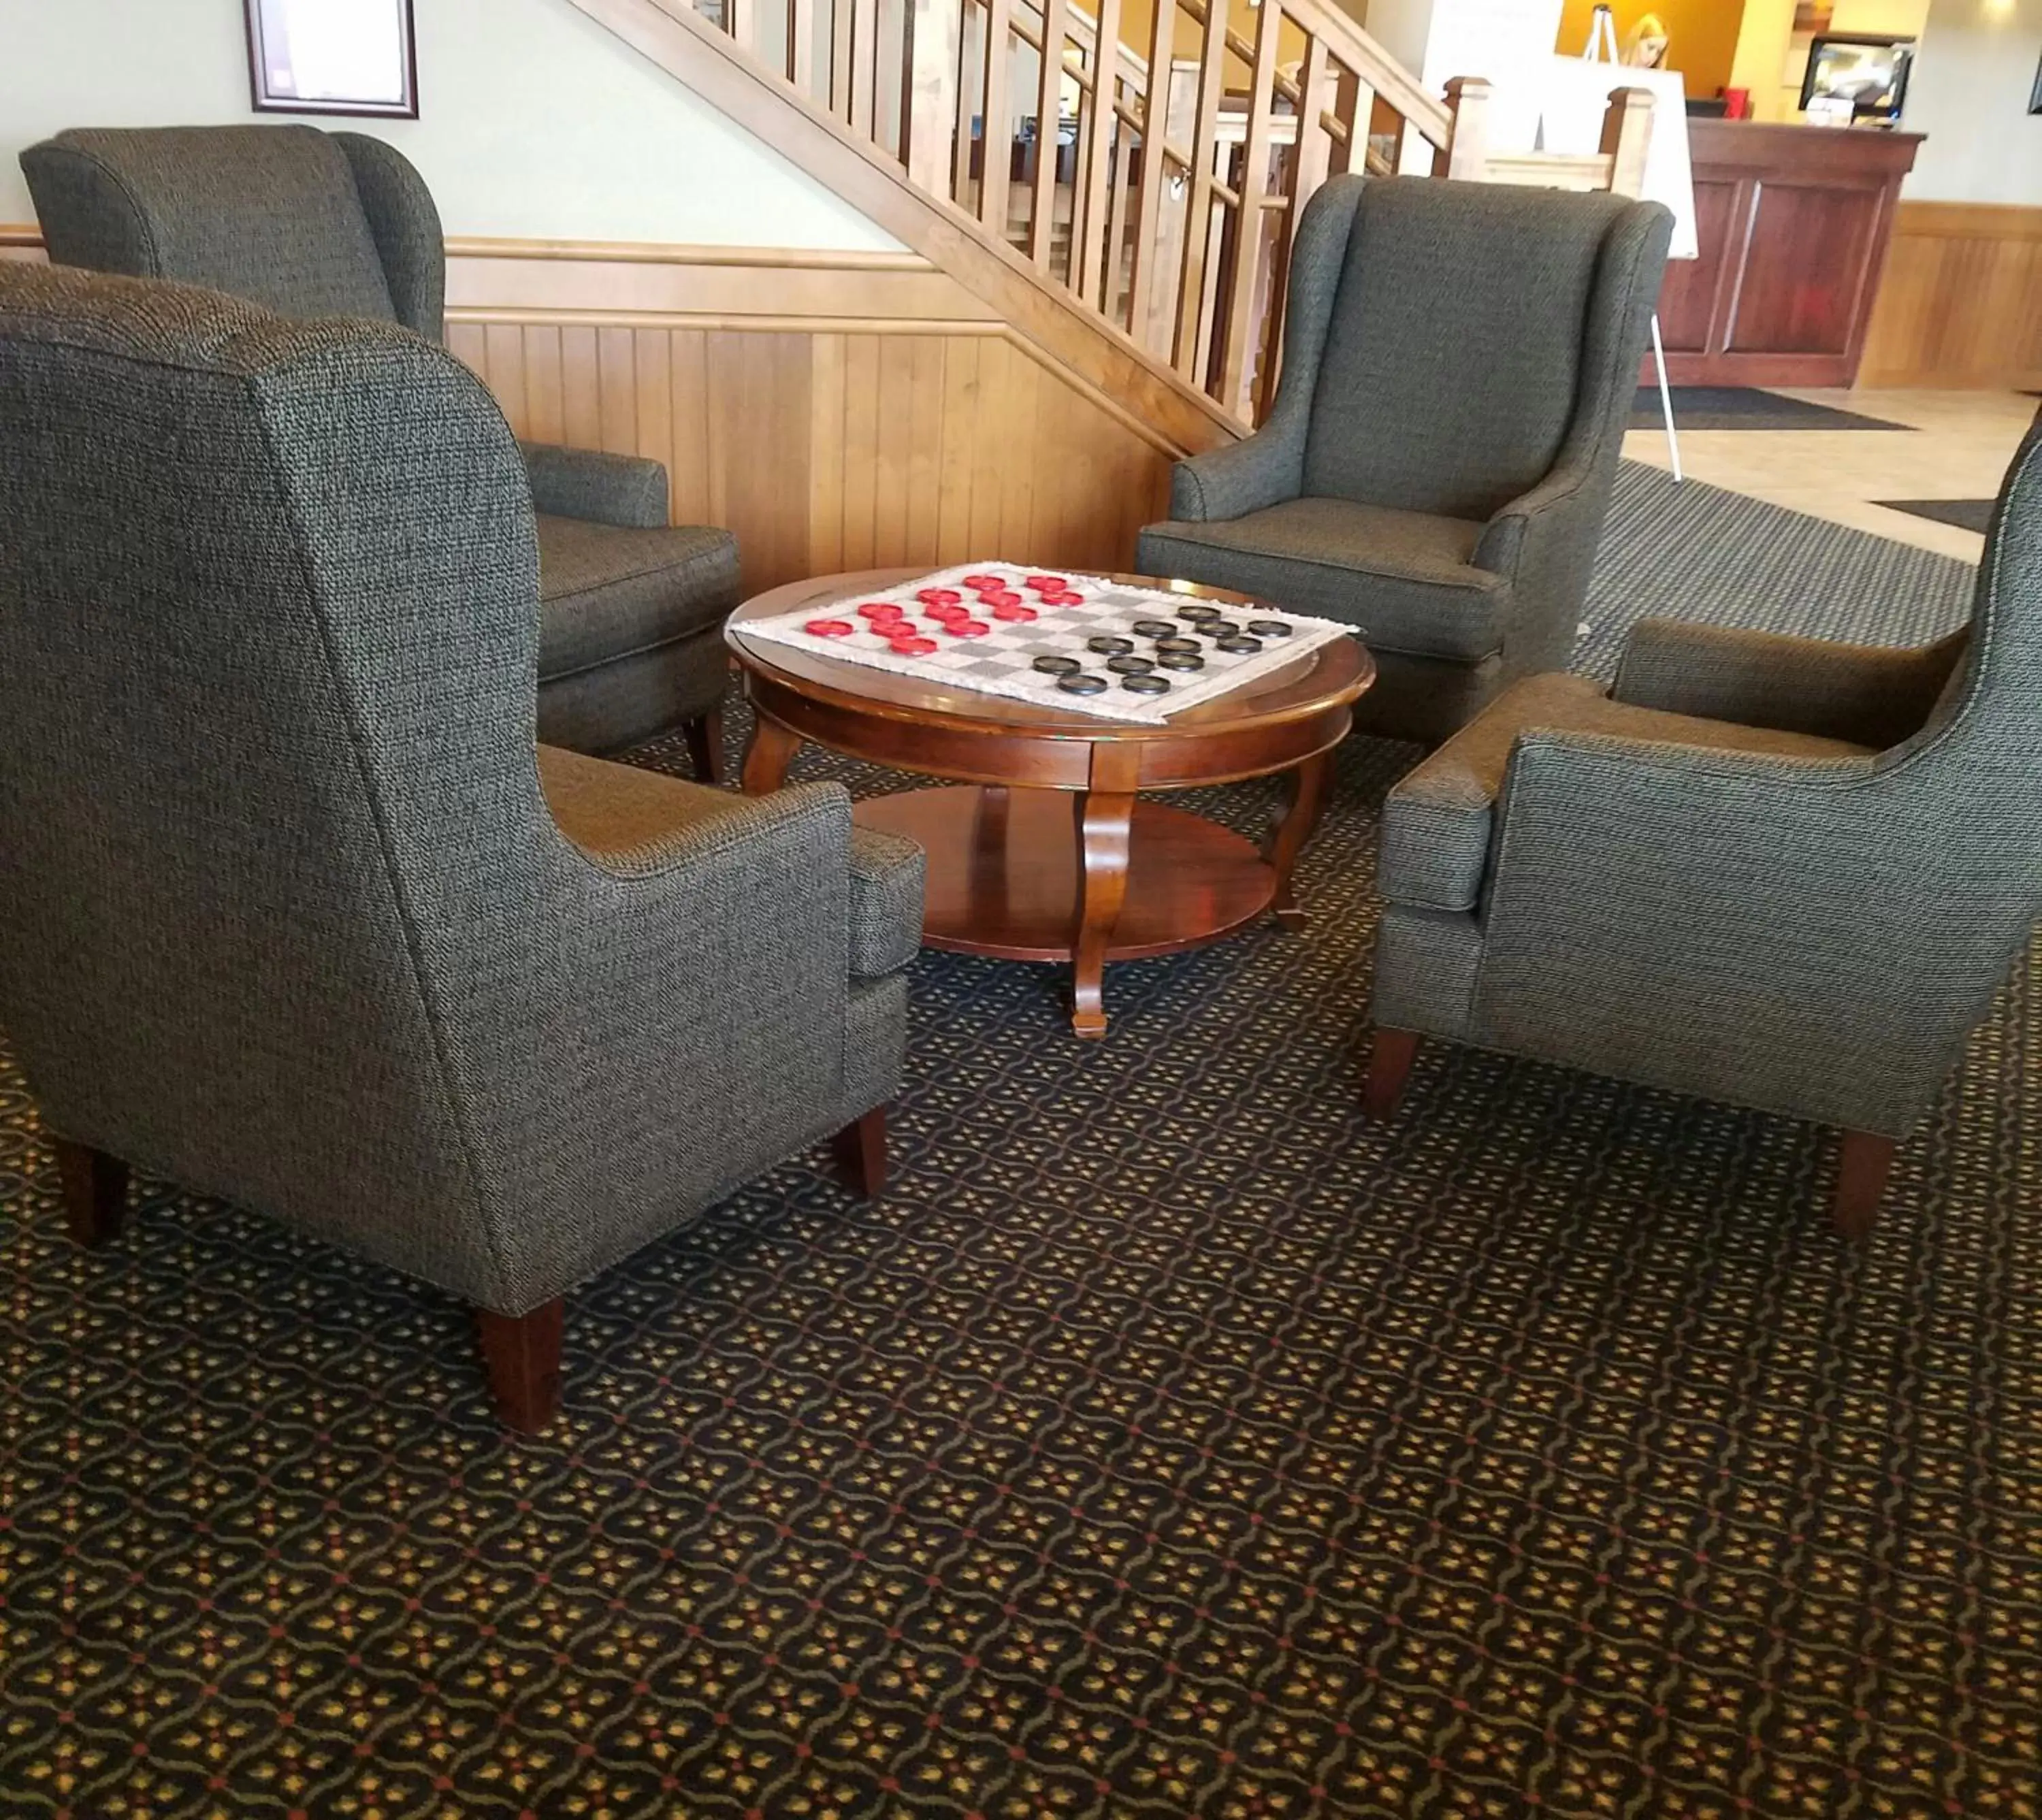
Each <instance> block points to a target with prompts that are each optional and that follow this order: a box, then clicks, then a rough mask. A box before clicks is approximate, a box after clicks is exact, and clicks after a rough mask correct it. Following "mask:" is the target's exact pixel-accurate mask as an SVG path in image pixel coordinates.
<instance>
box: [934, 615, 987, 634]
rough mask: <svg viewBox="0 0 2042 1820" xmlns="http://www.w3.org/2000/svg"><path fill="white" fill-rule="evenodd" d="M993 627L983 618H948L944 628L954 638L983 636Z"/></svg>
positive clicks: (944, 622)
mask: <svg viewBox="0 0 2042 1820" xmlns="http://www.w3.org/2000/svg"><path fill="white" fill-rule="evenodd" d="M943 630H944V631H946V632H947V633H949V634H950V637H953V638H983V637H985V635H986V633H988V632H990V631H991V630H992V627H991V626H989V625H987V624H986V623H985V621H984V620H982V619H946V620H945V621H943Z"/></svg>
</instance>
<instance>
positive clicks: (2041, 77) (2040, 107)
mask: <svg viewBox="0 0 2042 1820" xmlns="http://www.w3.org/2000/svg"><path fill="white" fill-rule="evenodd" d="M2028 111H2029V113H2033V114H2042V63H2037V64H2036V66H2035V86H2034V87H2033V88H2032V89H2031V90H2029V92H2028Z"/></svg>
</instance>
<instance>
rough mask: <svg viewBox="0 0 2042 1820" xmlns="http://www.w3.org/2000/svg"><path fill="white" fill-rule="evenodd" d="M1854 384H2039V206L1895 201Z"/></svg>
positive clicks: (2041, 309) (2041, 338) (2041, 229)
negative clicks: (1894, 214) (1880, 282)
mask: <svg viewBox="0 0 2042 1820" xmlns="http://www.w3.org/2000/svg"><path fill="white" fill-rule="evenodd" d="M1859 384H1862V385H1933V386H1948V387H1951V388H1972V387H1983V386H1991V387H1999V388H2014V389H2021V388H2034V387H2042V208H2012V207H2006V206H1995V205H1988V204H1981V203H1967V202H1902V204H1901V205H1900V210H1899V219H1898V220H1897V221H1896V222H1895V226H1894V232H1893V247H1892V250H1891V253H1890V254H1889V255H1888V256H1887V265H1886V279H1885V282H1884V283H1883V285H1881V286H1880V287H1879V301H1878V303H1877V304H1876V305H1875V306H1874V307H1873V309H1872V326H1871V329H1870V331H1869V332H1868V335H1867V336H1866V338H1865V350H1864V364H1863V365H1862V366H1861V367H1860V369H1859Z"/></svg>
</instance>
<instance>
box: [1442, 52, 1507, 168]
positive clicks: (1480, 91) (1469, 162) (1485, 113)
mask: <svg viewBox="0 0 2042 1820" xmlns="http://www.w3.org/2000/svg"><path fill="white" fill-rule="evenodd" d="M1494 93H1495V90H1493V89H1492V88H1491V87H1490V86H1489V83H1488V82H1487V81H1486V80H1485V79H1484V78H1482V77H1480V76H1456V77H1455V78H1454V79H1453V80H1452V81H1451V82H1449V83H1447V176H1449V177H1458V178H1460V179H1461V180H1462V181H1463V182H1466V183H1479V182H1482V179H1483V178H1485V177H1486V176H1487V175H1488V174H1489V97H1490V96H1491V95H1493V94H1494Z"/></svg>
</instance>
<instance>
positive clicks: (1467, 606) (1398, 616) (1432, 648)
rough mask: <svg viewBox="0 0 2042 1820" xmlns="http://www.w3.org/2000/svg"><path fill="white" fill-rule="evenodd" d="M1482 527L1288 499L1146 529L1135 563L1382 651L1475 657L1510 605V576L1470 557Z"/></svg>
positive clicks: (1482, 653)
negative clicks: (1349, 634)
mask: <svg viewBox="0 0 2042 1820" xmlns="http://www.w3.org/2000/svg"><path fill="white" fill-rule="evenodd" d="M1481 535H1482V526H1481V525H1480V524H1479V523H1478V522H1475V521H1474V520H1473V519H1471V518H1440V517H1436V516H1435V515H1434V514H1432V513H1429V512H1410V511H1403V510H1398V509H1397V508H1395V507H1388V506H1369V505H1363V504H1361V503H1359V502H1358V501H1356V500H1352V499H1287V500H1285V501H1284V502H1283V503H1282V504H1281V505H1276V506H1270V507H1265V508H1264V510H1261V511H1259V512H1250V513H1248V514H1246V515H1245V516H1244V517H1241V518H1223V519H1219V520H1217V521H1214V522H1206V523H1200V522H1192V521H1188V520H1184V519H1172V520H1171V521H1169V522H1167V523H1164V524H1160V525H1151V526H1149V528H1148V529H1147V530H1145V531H1144V532H1143V533H1141V555H1140V557H1139V558H1138V560H1139V561H1140V563H1141V567H1142V568H1143V569H1145V570H1146V571H1148V572H1150V573H1152V574H1157V575H1172V576H1177V577H1180V578H1182V579H1184V580H1187V581H1201V582H1205V583H1208V584H1210V586H1213V587H1230V588H1233V589H1236V590H1237V591H1239V592H1241V593H1242V594H1252V595H1256V597H1257V598H1260V599H1264V600H1267V601H1268V602H1270V604H1271V606H1281V607H1287V608H1289V609H1291V610H1292V611H1294V612H1297V613H1310V614H1318V615H1320V616H1321V618H1327V619H1337V620H1340V621H1344V622H1345V623H1346V624H1348V625H1352V626H1354V627H1355V628H1356V629H1357V630H1358V631H1359V633H1360V634H1361V637H1362V638H1363V641H1364V642H1366V643H1367V644H1370V645H1371V646H1373V647H1375V648H1379V649H1382V650H1386V651H1401V652H1409V653H1410V654H1411V655H1413V656H1421V657H1439V658H1449V659H1453V660H1458V661H1460V662H1463V663H1479V662H1480V661H1481V660H1482V659H1483V658H1485V657H1489V656H1493V655H1494V654H1495V653H1496V652H1499V651H1501V649H1502V648H1503V635H1504V628H1505V621H1507V619H1508V618H1509V603H1510V589H1509V583H1507V582H1506V581H1505V579H1504V578H1503V577H1502V576H1501V575H1493V574H1491V573H1490V572H1489V571H1488V570H1486V569H1478V568H1475V567H1474V564H1473V563H1472V562H1471V561H1470V558H1471V557H1472V556H1474V547H1475V541H1476V539H1477V538H1478V537H1480V536H1481Z"/></svg>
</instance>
